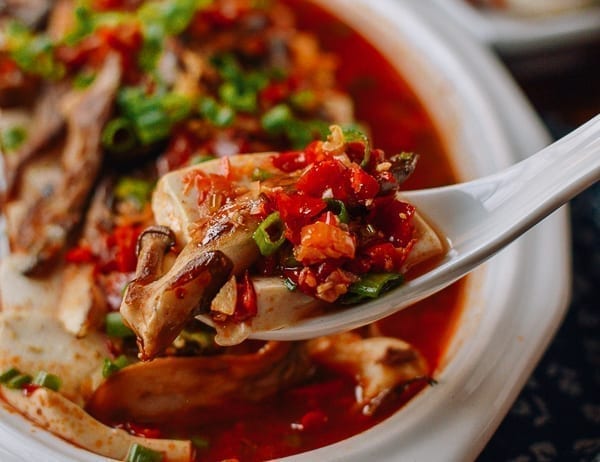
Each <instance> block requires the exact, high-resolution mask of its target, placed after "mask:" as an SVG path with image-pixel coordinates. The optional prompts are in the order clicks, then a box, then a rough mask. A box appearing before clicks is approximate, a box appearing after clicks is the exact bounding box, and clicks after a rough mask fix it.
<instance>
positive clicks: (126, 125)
mask: <svg viewBox="0 0 600 462" xmlns="http://www.w3.org/2000/svg"><path fill="white" fill-rule="evenodd" d="M137 143H138V140H137V135H136V133H135V127H134V126H133V124H132V123H131V121H129V120H128V119H126V118H124V117H118V118H116V119H112V120H111V121H109V122H108V123H107V124H106V126H105V127H104V130H102V146H103V147H104V148H106V149H108V150H109V151H111V152H114V153H119V154H120V153H124V152H127V151H130V150H131V149H133V148H134V147H135V145H136V144H137Z"/></svg>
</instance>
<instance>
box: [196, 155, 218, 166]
mask: <svg viewBox="0 0 600 462" xmlns="http://www.w3.org/2000/svg"><path fill="white" fill-rule="evenodd" d="M214 159H216V157H215V156H209V155H207V154H198V155H197V156H194V157H192V158H191V159H190V165H196V164H201V163H203V162H208V161H209V160H214Z"/></svg>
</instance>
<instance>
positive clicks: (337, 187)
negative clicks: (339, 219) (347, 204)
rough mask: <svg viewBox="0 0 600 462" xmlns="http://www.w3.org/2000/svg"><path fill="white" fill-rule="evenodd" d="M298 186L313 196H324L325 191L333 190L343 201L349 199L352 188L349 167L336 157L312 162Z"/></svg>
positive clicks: (334, 194)
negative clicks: (349, 179) (348, 172)
mask: <svg viewBox="0 0 600 462" xmlns="http://www.w3.org/2000/svg"><path fill="white" fill-rule="evenodd" d="M296 187H297V188H298V191H302V192H304V193H305V194H308V195H309V196H312V197H323V193H324V192H325V191H327V190H331V195H332V197H334V198H335V199H339V200H341V201H345V200H347V199H348V194H349V192H350V191H349V190H350V188H351V187H350V184H349V181H348V174H347V168H346V167H345V166H344V165H343V164H342V163H341V162H340V161H338V160H335V159H331V160H324V161H321V162H316V163H314V164H312V165H311V167H310V168H309V169H308V170H307V171H306V172H304V174H303V175H302V176H301V177H300V178H299V179H298V182H297V183H296Z"/></svg>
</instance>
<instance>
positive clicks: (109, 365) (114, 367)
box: [102, 355, 129, 378]
mask: <svg viewBox="0 0 600 462" xmlns="http://www.w3.org/2000/svg"><path fill="white" fill-rule="evenodd" d="M127 365H129V359H127V356H125V355H121V356H119V357H117V358H115V359H114V360H112V361H111V360H110V359H109V358H104V363H103V364H102V377H104V378H108V377H110V376H111V375H113V374H115V373H117V372H119V371H120V370H121V369H123V368H124V367H125V366H127Z"/></svg>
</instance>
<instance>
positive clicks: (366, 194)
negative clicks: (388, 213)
mask: <svg viewBox="0 0 600 462" xmlns="http://www.w3.org/2000/svg"><path fill="white" fill-rule="evenodd" d="M349 173H350V175H349V176H350V185H351V186H352V192H353V195H354V198H355V199H358V200H366V199H373V198H374V197H375V196H376V195H377V193H378V192H379V183H378V182H377V180H376V179H375V178H373V177H372V176H371V175H369V174H368V173H367V172H365V171H364V170H363V169H362V168H360V167H359V166H358V165H352V166H351V167H350V170H349Z"/></svg>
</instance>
